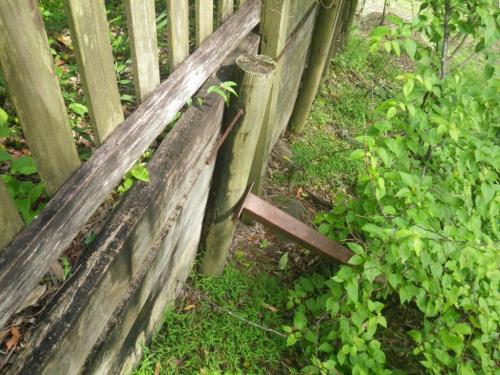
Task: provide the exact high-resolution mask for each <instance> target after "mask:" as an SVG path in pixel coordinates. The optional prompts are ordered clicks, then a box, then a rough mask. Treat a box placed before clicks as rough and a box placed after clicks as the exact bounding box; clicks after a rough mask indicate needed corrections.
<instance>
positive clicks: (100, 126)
mask: <svg viewBox="0 0 500 375" xmlns="http://www.w3.org/2000/svg"><path fill="white" fill-rule="evenodd" d="M65 3H66V8H67V10H68V15H69V21H70V22H69V23H70V28H71V37H72V40H73V43H74V44H75V46H76V51H77V54H76V56H77V60H78V69H79V72H80V75H81V77H82V83H83V89H84V92H85V98H86V99H87V105H88V107H89V115H90V119H91V122H92V127H93V129H94V132H95V136H96V138H97V141H98V142H99V143H102V142H103V141H104V140H105V139H106V138H107V137H108V135H109V134H110V133H111V132H112V131H113V129H114V128H116V127H117V126H118V125H119V124H120V123H121V122H122V121H123V110H122V106H121V103H120V94H119V92H118V84H117V81H116V73H115V66H114V59H113V51H112V48H111V42H110V39H109V27H108V21H107V19H106V8H105V7H104V0H94V1H81V0H65Z"/></svg>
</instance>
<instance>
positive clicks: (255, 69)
mask: <svg viewBox="0 0 500 375" xmlns="http://www.w3.org/2000/svg"><path fill="white" fill-rule="evenodd" d="M236 65H238V67H239V68H240V69H241V70H243V71H244V72H245V73H250V74H265V75H267V74H270V73H273V72H274V71H275V70H276V62H275V61H274V60H273V59H271V58H270V57H269V56H266V55H250V54H244V55H241V56H239V57H238V58H237V59H236Z"/></svg>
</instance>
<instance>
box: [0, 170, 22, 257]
mask: <svg viewBox="0 0 500 375" xmlns="http://www.w3.org/2000/svg"><path fill="white" fill-rule="evenodd" d="M23 226H24V224H23V220H22V219H21V216H20V215H19V213H18V212H17V208H16V205H15V204H14V201H13V200H12V197H11V196H10V194H9V191H8V190H7V187H6V186H5V184H4V183H3V181H2V179H1V178H0V227H1V228H2V230H0V254H1V253H2V249H3V248H4V246H6V245H7V244H8V243H9V242H10V240H12V239H13V238H14V236H15V235H16V234H17V233H18V232H19V231H20V230H21V229H23Z"/></svg>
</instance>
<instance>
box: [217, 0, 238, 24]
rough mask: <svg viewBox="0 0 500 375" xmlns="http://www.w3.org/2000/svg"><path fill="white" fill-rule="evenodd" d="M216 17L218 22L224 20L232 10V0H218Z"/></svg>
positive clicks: (229, 15)
mask: <svg viewBox="0 0 500 375" xmlns="http://www.w3.org/2000/svg"><path fill="white" fill-rule="evenodd" d="M217 9H218V19H219V23H222V22H225V21H226V20H227V19H228V18H229V17H231V15H232V14H233V10H234V0H218V7H217Z"/></svg>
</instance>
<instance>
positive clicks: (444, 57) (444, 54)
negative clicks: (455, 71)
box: [439, 0, 451, 79]
mask: <svg viewBox="0 0 500 375" xmlns="http://www.w3.org/2000/svg"><path fill="white" fill-rule="evenodd" d="M450 13H451V5H450V0H445V2H444V23H443V46H442V49H441V71H440V73H439V78H441V79H444V78H445V77H446V73H447V72H448V45H449V39H450V28H449V22H450Z"/></svg>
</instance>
